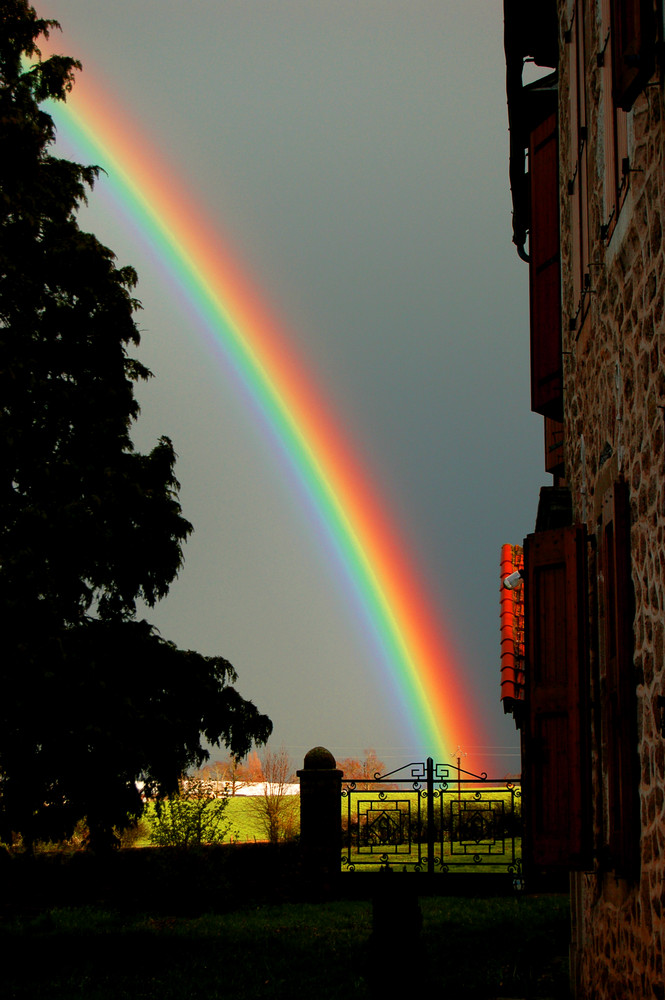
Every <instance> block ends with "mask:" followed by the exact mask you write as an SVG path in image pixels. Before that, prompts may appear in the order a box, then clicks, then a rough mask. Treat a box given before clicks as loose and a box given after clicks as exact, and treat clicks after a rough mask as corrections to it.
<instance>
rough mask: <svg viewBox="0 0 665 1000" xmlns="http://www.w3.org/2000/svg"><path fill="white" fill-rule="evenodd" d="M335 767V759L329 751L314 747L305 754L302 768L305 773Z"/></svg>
mask: <svg viewBox="0 0 665 1000" xmlns="http://www.w3.org/2000/svg"><path fill="white" fill-rule="evenodd" d="M336 766H337V762H336V761H335V758H334V757H333V755H332V754H331V752H330V750H326V748H325V747H314V749H313V750H309V751H308V753H306V754H305V763H304V768H305V770H306V771H314V770H322V769H324V768H325V769H328V768H334V767H336Z"/></svg>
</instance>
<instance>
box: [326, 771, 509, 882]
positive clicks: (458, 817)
mask: <svg viewBox="0 0 665 1000" xmlns="http://www.w3.org/2000/svg"><path fill="white" fill-rule="evenodd" d="M520 798H521V787H520V780H519V779H511V780H507V779H505V778H503V779H491V778H488V777H487V774H485V773H483V774H471V773H470V772H469V771H464V770H462V768H460V767H455V766H454V765H451V764H435V763H434V761H433V759H432V758H431V757H428V758H427V761H426V762H425V763H424V764H423V763H411V764H404V765H403V766H402V767H400V768H397V769H396V770H395V771H390V772H389V773H388V774H384V775H379V774H375V775H374V777H373V778H372V779H369V780H368V779H367V778H344V779H343V781H342V837H343V851H342V869H343V870H345V871H359V870H365V871H369V870H372V869H378V868H381V867H386V866H389V867H390V868H392V869H394V870H397V871H401V870H403V871H416V872H428V873H430V874H433V873H437V872H440V873H447V872H453V871H459V872H466V873H468V872H472V871H483V872H485V871H486V872H505V873H506V874H510V875H512V876H513V877H519V876H521V871H522V833H521V809H520V804H521V803H520Z"/></svg>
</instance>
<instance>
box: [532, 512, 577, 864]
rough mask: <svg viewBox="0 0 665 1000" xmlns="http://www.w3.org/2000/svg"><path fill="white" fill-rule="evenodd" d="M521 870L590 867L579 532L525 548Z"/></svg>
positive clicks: (546, 536)
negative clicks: (522, 836)
mask: <svg viewBox="0 0 665 1000" xmlns="http://www.w3.org/2000/svg"><path fill="white" fill-rule="evenodd" d="M524 551H525V558H524V562H525V572H526V583H525V642H526V650H527V657H526V667H525V675H526V724H525V732H524V735H525V740H524V779H525V802H524V809H525V863H526V864H527V865H529V864H530V865H532V866H535V867H537V868H565V869H572V868H580V867H584V866H585V865H586V864H588V854H589V842H590V832H591V825H590V822H589V812H588V810H589V765H588V760H589V755H588V750H587V730H588V722H587V688H588V684H587V675H586V671H587V642H586V636H587V629H586V622H587V610H586V609H587V583H586V534H585V530H584V528H583V527H580V526H574V527H568V528H557V529H554V530H551V531H543V532H538V533H536V534H534V535H529V537H528V538H527V539H526V542H525V550H524Z"/></svg>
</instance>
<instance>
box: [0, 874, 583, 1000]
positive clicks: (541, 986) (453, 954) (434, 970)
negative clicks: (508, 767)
mask: <svg viewBox="0 0 665 1000" xmlns="http://www.w3.org/2000/svg"><path fill="white" fill-rule="evenodd" d="M370 878H371V876H370ZM420 907H421V910H422V915H423V929H422V933H421V935H420V938H419V940H418V941H417V943H416V942H415V941H414V942H412V943H411V947H409V945H408V941H407V940H405V938H404V937H403V935H402V928H400V927H394V928H393V929H392V931H391V933H389V935H388V936H387V938H385V939H382V940H380V941H378V942H376V943H374V944H372V943H371V941H370V935H371V931H372V907H371V903H370V901H369V900H364V899H356V900H344V899H341V900H336V901H329V902H326V903H304V902H286V903H263V904H257V903H255V902H254V903H253V902H252V901H251V900H249V899H248V900H247V904H246V905H242V906H240V907H238V908H237V909H235V910H234V911H233V912H228V913H207V914H201V915H187V914H182V913H180V914H178V913H174V914H168V913H162V912H160V913H151V912H149V910H146V911H145V912H134V911H129V912H123V911H122V910H119V909H109V908H106V907H103V906H99V905H95V906H82V907H61V908H57V907H55V908H49V909H45V910H44V911H43V912H40V913H25V912H24V913H23V914H22V915H17V916H10V915H7V914H5V916H4V917H3V919H2V921H1V922H0V939H1V943H2V946H3V952H4V954H5V956H6V958H5V960H4V961H3V964H2V967H1V970H0V994H1V995H2V996H3V997H7V998H8V1000H10V998H11V1000H28V998H29V1000H78V998H81V1000H83V998H85V1000H122V998H136V1000H139V998H141V1000H184V998H187V1000H198V998H201V1000H261V998H266V1000H267V998H284V1000H286V998H288V1000H292V998H295V997H303V998H310V997H311V998H316V1000H333V998H349V997H358V998H362V997H368V998H369V997H373V996H389V995H393V996H394V995H398V988H399V991H401V990H402V989H404V990H407V989H408V991H409V992H413V993H416V994H418V993H421V992H422V991H423V990H425V989H427V990H435V991H436V994H435V995H439V996H449V997H464V1000H494V998H496V997H531V998H536V997H548V998H555V997H564V996H565V995H566V986H567V968H566V952H567V940H568V930H567V925H568V903H567V900H566V898H565V897H559V896H545V897H539V898H533V897H524V898H520V899H515V898H504V899H474V900H468V899H458V898H438V897H428V898H423V899H421V900H420ZM386 989H387V992H386Z"/></svg>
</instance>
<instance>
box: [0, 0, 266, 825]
mask: <svg viewBox="0 0 665 1000" xmlns="http://www.w3.org/2000/svg"><path fill="white" fill-rule="evenodd" d="M57 27H58V25H57V22H55V21H49V20H43V19H40V18H38V17H37V14H36V12H35V10H34V8H32V7H31V6H30V5H29V4H28V3H27V2H26V0H0V149H1V150H2V155H0V352H1V355H2V363H1V364H0V627H1V628H2V639H3V655H2V659H1V664H0V684H1V685H2V699H1V703H0V835H4V836H7V835H8V833H9V831H18V832H21V833H22V834H23V837H24V839H25V841H26V842H27V843H30V842H32V841H33V840H34V839H35V838H36V837H52V838H55V837H58V838H59V837H62V836H67V835H68V834H69V833H71V830H72V829H73V826H74V825H75V823H76V821H77V820H78V819H80V818H81V817H83V816H86V817H87V820H88V826H89V829H90V834H91V839H92V841H93V842H96V843H97V844H98V845H99V844H102V843H103V842H104V841H105V840H106V839H107V838H108V835H109V831H110V829H111V827H112V826H113V825H117V826H123V825H126V823H127V821H128V818H129V817H131V816H132V815H136V814H137V813H139V812H140V809H141V800H140V796H139V795H138V792H137V790H136V785H135V782H136V780H138V779H140V780H143V781H145V783H146V785H147V789H148V791H149V793H150V794H164V793H166V792H168V791H170V790H174V789H175V788H177V783H178V779H179V777H180V775H181V774H182V773H183V772H184V771H185V770H186V769H187V768H188V767H191V766H198V765H200V764H201V763H202V762H203V761H204V760H205V759H206V758H207V751H206V749H205V746H204V742H203V737H205V739H206V740H208V741H209V742H210V743H212V744H218V745H219V744H223V745H225V746H226V747H227V748H228V749H229V750H230V751H231V752H232V753H233V754H234V755H237V756H244V755H246V754H247V753H248V751H249V750H250V748H251V746H252V743H253V742H254V741H256V742H259V743H264V742H265V741H266V739H267V738H268V736H269V734H270V731H271V728H272V725H271V723H270V720H269V719H268V718H267V717H266V716H264V715H261V714H260V713H259V712H258V710H257V709H256V707H255V706H254V705H253V704H252V703H251V702H248V701H246V700H244V699H243V698H242V697H241V696H240V695H239V694H238V693H237V692H236V690H235V689H234V688H233V687H232V686H230V685H231V684H233V683H234V682H235V680H236V674H235V671H234V670H233V667H232V666H231V665H230V664H229V663H228V662H227V661H226V660H224V659H223V658H222V657H207V656H202V655H201V654H198V653H195V652H191V651H183V650H179V649H177V648H176V647H175V646H174V645H173V644H172V643H170V642H167V641H166V640H164V639H162V638H161V637H160V636H159V635H158V633H157V632H156V630H155V629H154V628H153V627H152V626H150V625H149V624H148V623H147V622H145V621H142V620H139V619H138V618H137V602H138V601H139V600H140V601H143V602H144V603H145V604H147V605H148V606H149V607H152V606H154V604H155V603H156V601H158V600H159V599H160V598H162V597H164V596H165V595H166V594H167V592H168V589H169V586H170V584H171V583H172V581H173V580H174V578H175V576H176V575H177V573H178V570H179V569H180V567H181V564H182V546H183V543H184V541H185V540H186V538H187V536H188V535H189V534H190V532H191V530H192V526H191V525H190V524H189V522H188V521H187V520H186V519H185V518H184V517H183V515H182V511H181V508H180V503H179V500H178V488H179V484H178V482H177V480H176V478H175V474H174V465H175V452H174V449H173V446H172V443H171V441H170V440H169V439H168V438H166V437H162V438H161V439H160V440H159V442H158V443H157V444H156V446H155V447H154V448H153V450H152V451H150V452H149V453H148V454H141V453H139V452H137V451H135V449H134V447H133V445H132V441H131V438H130V428H131V425H132V423H133V421H134V420H135V419H136V417H137V415H138V411H139V407H138V404H137V401H136V398H135V394H134V388H135V384H136V382H137V381H138V380H139V379H146V378H148V377H150V372H149V371H148V370H147V369H146V368H145V367H144V366H143V365H141V364H140V363H138V362H137V361H136V360H134V359H133V358H131V357H130V355H129V353H128V348H130V347H131V346H132V345H137V344H138V342H139V334H138V330H137V327H136V324H135V320H134V313H135V311H136V309H137V308H138V307H139V304H138V303H137V301H136V300H135V299H134V297H133V294H132V293H133V289H134V287H135V284H136V274H135V272H134V271H133V270H132V269H131V268H128V267H118V266H116V262H115V258H114V255H113V253H112V252H111V251H110V250H109V249H108V248H107V247H105V246H103V245H102V244H101V243H100V242H99V241H98V240H97V239H96V238H95V236H94V235H92V234H90V233H85V232H82V231H81V229H80V228H79V225H78V222H77V217H76V213H77V209H78V208H79V207H80V205H81V203H82V202H84V201H85V199H86V196H87V193H88V192H89V190H90V189H91V188H92V186H93V183H94V180H95V178H96V176H97V174H98V169H97V168H96V167H86V166H81V165H79V164H76V163H72V162H69V161H67V160H64V159H60V158H57V157H55V156H54V155H52V154H51V152H50V147H51V146H52V144H53V141H54V137H55V133H54V125H53V121H52V119H51V117H50V116H49V114H48V113H47V111H45V110H44V108H43V107H42V105H43V103H44V101H46V100H47V99H51V100H65V99H66V97H67V94H68V92H69V91H70V90H71V87H72V85H73V80H74V75H75V71H76V70H77V69H79V68H80V64H79V63H77V62H76V61H74V60H73V59H70V58H67V57H64V56H58V55H53V56H51V57H50V58H48V59H43V60H42V59H41V54H40V52H39V48H38V43H39V41H40V39H41V38H44V37H45V38H48V36H49V33H50V32H51V31H52V30H53V29H54V28H57Z"/></svg>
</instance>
